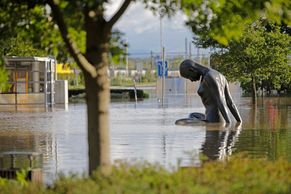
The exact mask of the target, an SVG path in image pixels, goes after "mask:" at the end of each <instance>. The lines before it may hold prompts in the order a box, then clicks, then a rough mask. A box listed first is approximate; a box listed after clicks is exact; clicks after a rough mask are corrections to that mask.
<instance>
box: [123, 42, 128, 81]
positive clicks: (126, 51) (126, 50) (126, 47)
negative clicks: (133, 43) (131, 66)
mask: <svg viewBox="0 0 291 194" xmlns="http://www.w3.org/2000/svg"><path fill="white" fill-rule="evenodd" d="M124 46H125V70H126V72H125V74H126V77H128V43H127V41H126V42H125V45H124Z"/></svg>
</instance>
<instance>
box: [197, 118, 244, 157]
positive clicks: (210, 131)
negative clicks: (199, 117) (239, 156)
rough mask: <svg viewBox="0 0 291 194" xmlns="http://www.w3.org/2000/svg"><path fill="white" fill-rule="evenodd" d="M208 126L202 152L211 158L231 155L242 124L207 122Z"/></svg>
mask: <svg viewBox="0 0 291 194" xmlns="http://www.w3.org/2000/svg"><path fill="white" fill-rule="evenodd" d="M206 126H207V127H206V135H205V142H204V143H203V145H202V148H201V150H202V153H203V154H204V155H205V156H207V158H208V159H211V160H215V159H220V160H221V159H224V158H225V157H227V156H230V155H231V154H232V152H233V148H234V146H235V142H236V141H237V139H238V136H239V134H240V132H241V125H235V126H231V125H230V126H225V124H207V125H206Z"/></svg>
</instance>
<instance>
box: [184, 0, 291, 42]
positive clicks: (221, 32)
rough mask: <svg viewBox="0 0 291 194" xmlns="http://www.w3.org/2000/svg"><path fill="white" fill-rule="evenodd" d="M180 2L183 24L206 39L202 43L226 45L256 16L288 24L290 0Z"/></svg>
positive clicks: (198, 0) (290, 12)
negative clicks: (185, 19)
mask: <svg viewBox="0 0 291 194" xmlns="http://www.w3.org/2000/svg"><path fill="white" fill-rule="evenodd" d="M193 2H195V3H193ZM182 3H183V5H182V8H183V10H185V12H186V13H187V15H188V16H189V20H188V22H187V24H188V25H189V26H190V27H191V29H192V31H193V32H194V34H196V35H198V36H199V37H202V38H203V39H204V40H207V41H204V42H203V43H204V46H209V45H213V44H216V43H220V44H222V45H227V44H228V43H229V41H230V40H238V39H239V38H240V37H241V36H242V34H243V31H242V30H243V29H244V26H245V25H246V24H250V23H252V22H253V21H254V20H256V19H258V18H260V17H263V18H268V19H269V20H272V21H275V22H276V23H277V24H281V23H282V24H290V23H291V1H282V0H232V1H226V0H207V1H205V0H195V1H191V0H185V1H182ZM209 37H210V39H209Z"/></svg>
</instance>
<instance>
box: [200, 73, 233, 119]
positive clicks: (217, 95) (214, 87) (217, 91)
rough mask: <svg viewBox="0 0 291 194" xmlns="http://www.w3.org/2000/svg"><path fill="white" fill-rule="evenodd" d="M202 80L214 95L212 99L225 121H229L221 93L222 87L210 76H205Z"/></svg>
mask: <svg viewBox="0 0 291 194" xmlns="http://www.w3.org/2000/svg"><path fill="white" fill-rule="evenodd" d="M204 81H205V82H206V84H207V85H208V87H209V90H210V93H211V95H212V96H213V97H214V100H215V101H216V103H217V106H218V109H219V111H220V113H221V115H222V116H223V118H224V120H225V122H226V123H230V118H229V115H228V112H227V105H226V103H225V99H224V94H223V93H224V88H222V87H219V85H218V84H219V83H218V82H217V80H215V78H213V77H212V76H206V77H205V78H204Z"/></svg>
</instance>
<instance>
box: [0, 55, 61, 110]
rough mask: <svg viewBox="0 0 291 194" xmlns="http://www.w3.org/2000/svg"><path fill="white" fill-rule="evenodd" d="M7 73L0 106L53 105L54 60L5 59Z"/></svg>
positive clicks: (35, 58) (43, 58) (42, 58)
mask: <svg viewBox="0 0 291 194" xmlns="http://www.w3.org/2000/svg"><path fill="white" fill-rule="evenodd" d="M4 62H5V69H7V70H8V71H9V84H10V87H9V89H8V91H4V92H2V94H1V95H0V104H45V106H52V105H53V104H54V103H55V97H56V94H55V84H56V76H57V74H56V64H57V63H56V60H55V59H54V58H51V57H15V56H13V57H5V58H4Z"/></svg>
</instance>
